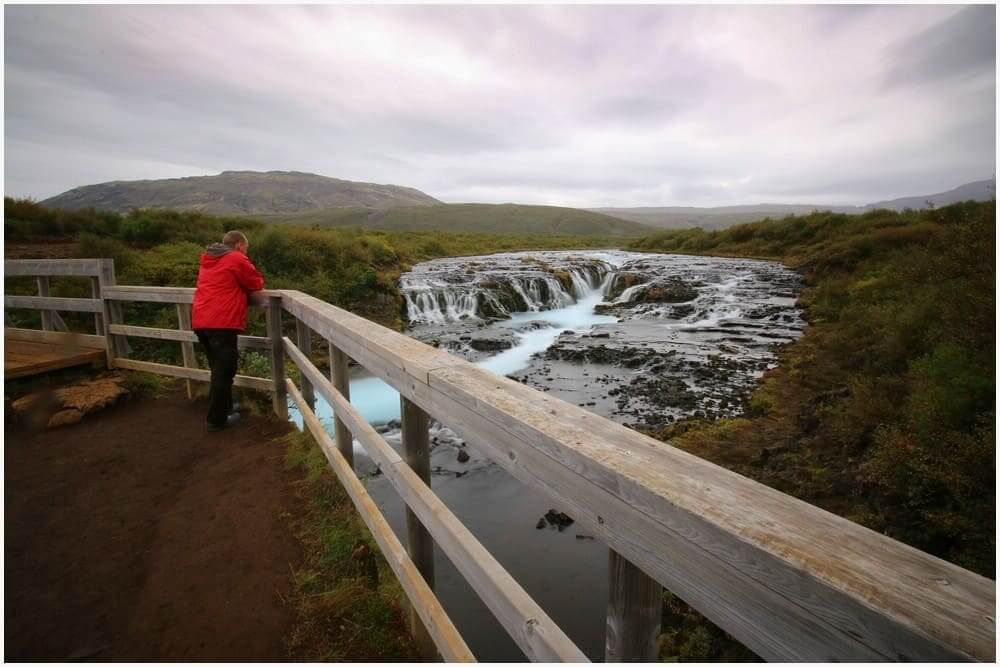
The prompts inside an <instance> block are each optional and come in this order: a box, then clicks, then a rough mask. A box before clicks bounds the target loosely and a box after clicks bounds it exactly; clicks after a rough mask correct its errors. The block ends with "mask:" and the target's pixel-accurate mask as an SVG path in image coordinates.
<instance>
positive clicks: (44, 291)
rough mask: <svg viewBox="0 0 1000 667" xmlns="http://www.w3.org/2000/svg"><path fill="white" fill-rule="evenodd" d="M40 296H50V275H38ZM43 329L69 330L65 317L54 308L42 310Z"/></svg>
mask: <svg viewBox="0 0 1000 667" xmlns="http://www.w3.org/2000/svg"><path fill="white" fill-rule="evenodd" d="M36 280H37V282H38V296H49V277H48V276H38V278H36ZM42 329H44V330H45V331H69V327H67V326H66V323H65V322H63V318H62V317H61V316H60V315H59V313H58V312H56V311H54V310H43V311H42Z"/></svg>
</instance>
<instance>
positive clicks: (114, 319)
mask: <svg viewBox="0 0 1000 667" xmlns="http://www.w3.org/2000/svg"><path fill="white" fill-rule="evenodd" d="M98 261H99V262H100V274H99V275H98V283H99V285H100V288H101V300H102V301H103V302H104V323H105V324H106V325H110V324H124V323H125V321H124V316H123V315H122V304H121V303H119V302H118V301H112V300H110V299H105V298H104V293H103V291H104V288H105V287H114V286H115V285H116V284H117V281H116V280H115V260H113V259H100V260H98ZM105 337H106V338H107V339H108V345H109V348H108V368H113V367H114V358H115V357H122V358H124V359H127V358H128V352H129V347H128V340H126V338H125V336H119V335H116V334H112V333H110V330H106V331H105Z"/></svg>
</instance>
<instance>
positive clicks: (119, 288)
mask: <svg viewBox="0 0 1000 667" xmlns="http://www.w3.org/2000/svg"><path fill="white" fill-rule="evenodd" d="M277 295H280V292H278V291H275V290H260V291H257V292H250V293H249V294H248V297H247V298H248V301H249V303H250V305H251V306H256V307H258V308H267V307H268V297H271V296H277ZM101 296H103V297H104V298H105V299H112V300H114V301H145V302H150V303H192V302H193V301H194V288H193V287H146V286H131V285H115V286H112V287H105V288H103V289H102V290H101Z"/></svg>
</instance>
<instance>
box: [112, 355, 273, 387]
mask: <svg viewBox="0 0 1000 667" xmlns="http://www.w3.org/2000/svg"><path fill="white" fill-rule="evenodd" d="M115 364H116V366H117V367H118V368H124V369H125V370H131V371H143V372H145V373H157V374H159V375H170V376H172V377H179V378H186V379H188V380H197V381H198V382H210V381H211V380H212V373H211V371H207V370H204V369H201V368H184V367H183V366H171V365H169V364H157V363H154V362H152V361H139V360H138V359H121V358H119V359H116V360H115ZM233 384H234V385H236V386H237V387H246V388H247V389H256V390H257V391H271V390H272V385H271V381H270V380H268V379H267V378H255V377H251V376H249V375H237V376H236V377H235V378H234V379H233Z"/></svg>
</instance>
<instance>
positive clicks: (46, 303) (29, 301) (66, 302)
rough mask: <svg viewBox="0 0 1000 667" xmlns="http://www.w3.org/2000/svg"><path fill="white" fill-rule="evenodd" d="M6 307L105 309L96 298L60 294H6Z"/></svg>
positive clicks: (80, 311) (91, 310)
mask: <svg viewBox="0 0 1000 667" xmlns="http://www.w3.org/2000/svg"><path fill="white" fill-rule="evenodd" d="M3 302H4V307H5V308H28V309H31V310H42V311H45V310H50V311H51V310H66V311H70V312H74V313H99V312H101V311H102V310H103V307H102V306H101V302H100V301H96V300H94V299H70V298H68V297H58V296H14V295H12V294H5V295H4V297H3Z"/></svg>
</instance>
